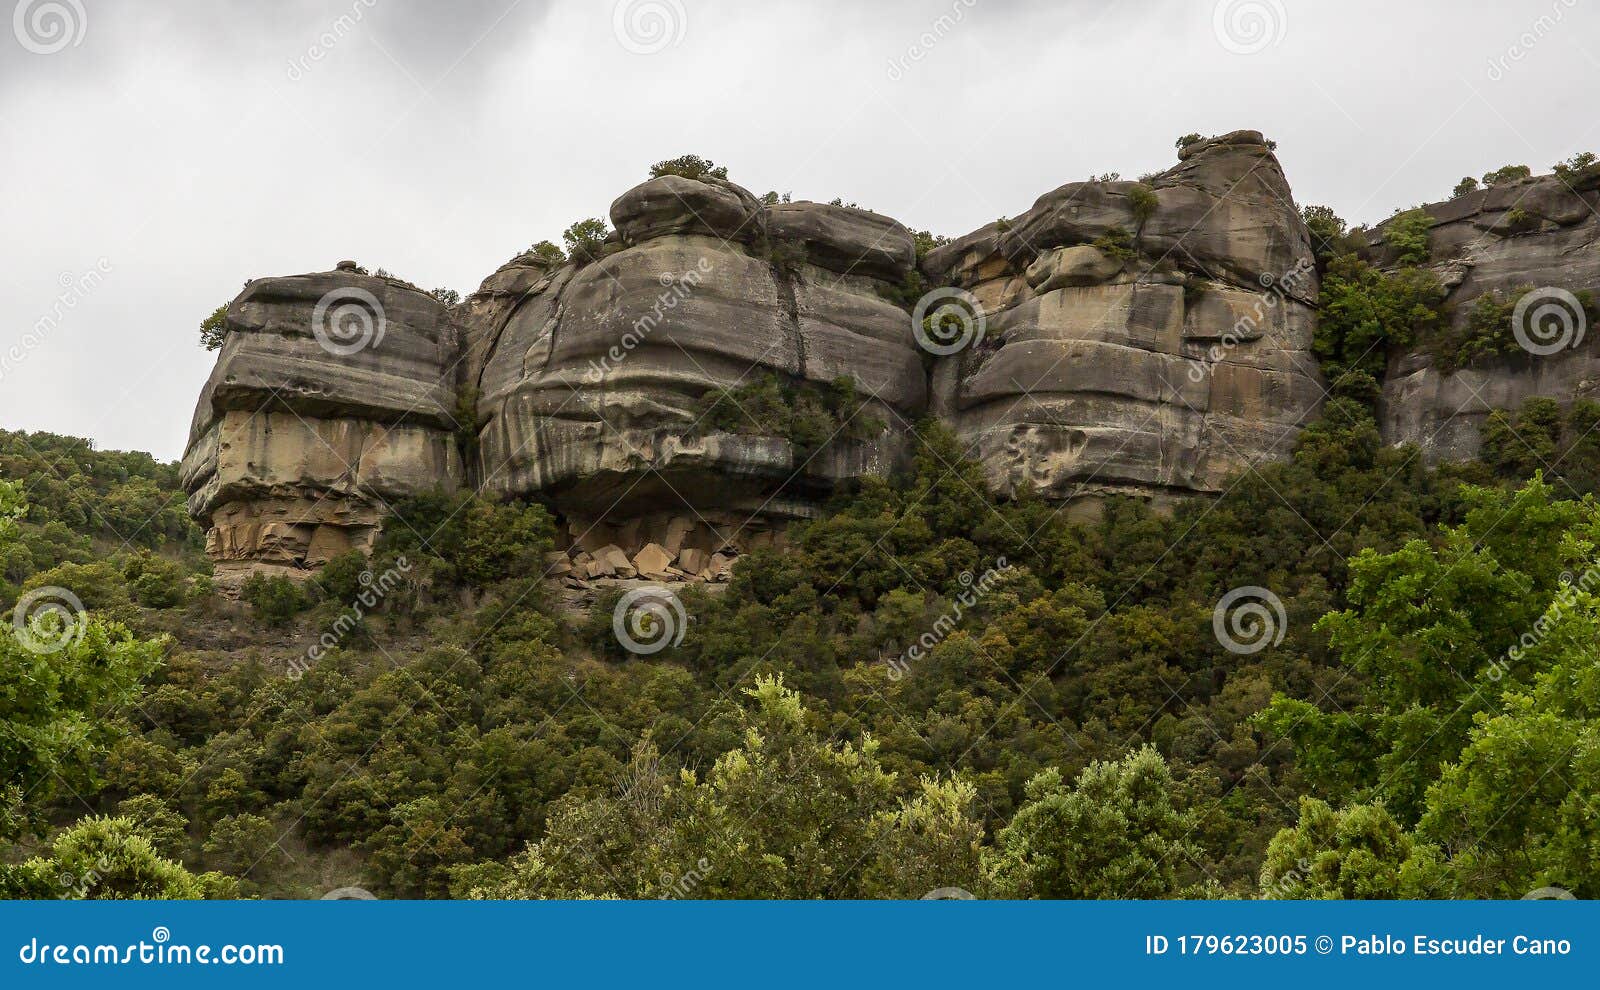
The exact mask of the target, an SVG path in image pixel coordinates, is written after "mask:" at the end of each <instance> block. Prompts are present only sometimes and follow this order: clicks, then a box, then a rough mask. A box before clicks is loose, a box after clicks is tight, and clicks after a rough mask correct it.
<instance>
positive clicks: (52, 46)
mask: <svg viewBox="0 0 1600 990" xmlns="http://www.w3.org/2000/svg"><path fill="white" fill-rule="evenodd" d="M88 32H89V15H88V13H87V12H85V11H84V9H83V3H82V0H18V2H17V7H16V10H14V11H13V12H12V14H11V33H12V34H14V35H16V36H17V41H18V42H19V43H21V45H22V47H23V48H26V49H27V50H28V51H30V52H33V53H34V54H35V55H54V54H55V53H56V52H59V51H64V50H65V49H66V48H68V47H69V46H70V47H72V48H76V47H78V46H79V45H81V44H83V38H84V35H86V34H88Z"/></svg>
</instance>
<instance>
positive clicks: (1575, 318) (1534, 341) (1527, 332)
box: [1511, 286, 1589, 357]
mask: <svg viewBox="0 0 1600 990" xmlns="http://www.w3.org/2000/svg"><path fill="white" fill-rule="evenodd" d="M1588 329H1589V315H1588V314H1587V313H1585V312H1584V309H1583V303H1582V302H1581V301H1580V300H1579V299H1578V297H1577V296H1575V295H1573V294H1572V293H1570V292H1568V291H1567V290H1566V289H1556V288H1551V287H1548V286H1547V287H1545V288H1543V289H1535V290H1533V291H1532V292H1530V293H1528V294H1527V295H1525V296H1523V297H1522V298H1521V299H1519V300H1517V307H1516V309H1515V310H1514V311H1513V312H1512V314H1511V333H1512V334H1513V335H1514V336H1515V337H1516V338H1517V343H1518V344H1519V345H1520V346H1521V347H1522V349H1523V350H1525V351H1527V352H1528V353H1529V354H1533V355H1536V356H1538V357H1548V356H1549V355H1551V354H1556V353H1558V352H1560V351H1564V350H1566V349H1568V348H1570V347H1577V346H1578V345H1579V344H1581V343H1583V335H1584V334H1585V333H1587V332H1588Z"/></svg>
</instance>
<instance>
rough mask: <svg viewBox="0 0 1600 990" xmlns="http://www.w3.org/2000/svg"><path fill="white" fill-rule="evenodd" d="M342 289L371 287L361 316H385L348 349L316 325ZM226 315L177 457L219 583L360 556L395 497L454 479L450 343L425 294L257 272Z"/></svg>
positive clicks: (380, 282) (365, 280)
mask: <svg viewBox="0 0 1600 990" xmlns="http://www.w3.org/2000/svg"><path fill="white" fill-rule="evenodd" d="M351 290H359V291H361V292H364V293H365V294H366V295H365V296H363V297H362V302H361V303H360V305H361V306H362V307H364V308H363V313H364V314H365V315H366V316H369V317H374V318H376V317H378V316H379V315H380V313H381V327H382V333H381V334H379V333H377V328H378V327H379V326H380V323H379V322H377V321H376V320H374V322H372V323H370V324H369V325H368V326H369V328H370V329H371V330H372V331H373V333H372V339H371V340H370V341H368V342H367V343H366V345H364V346H361V347H359V348H357V349H354V350H350V351H349V352H348V353H345V352H344V351H345V350H346V349H347V348H346V342H342V341H340V340H337V339H334V338H331V337H330V338H329V339H330V340H332V341H333V348H332V350H330V349H329V348H328V347H326V346H324V343H323V342H321V341H319V338H318V337H317V334H316V333H315V327H316V324H317V313H318V306H319V303H320V302H321V301H322V300H323V299H324V298H328V297H329V294H330V293H341V294H342V295H337V296H335V297H334V303H333V304H338V303H339V302H340V301H342V300H345V299H346V298H347V296H348V293H349V292H350V291H351ZM331 305H332V304H331ZM326 312H332V310H331V309H329V310H326ZM334 318H335V317H332V316H327V315H325V316H324V320H328V319H334ZM228 325H229V334H228V338H227V342H226V343H225V345H224V346H223V348H222V352H221V354H220V355H219V357H218V361H217V366H216V369H215V370H214V371H213V372H212V375H211V379H210V381H208V382H207V384H206V389H205V391H204V392H203V393H202V395H201V400H200V404H199V407H198V408H197V409H196V410H195V419H194V425H193V428H192V431H191V434H190V439H189V448H188V451H187V452H186V454H185V456H184V461H183V466H182V478H183V482H184V485H185V487H186V489H187V490H188V491H189V510H190V513H191V514H192V515H193V516H194V517H195V518H196V519H197V520H200V521H201V522H202V524H204V525H205V526H206V527H207V548H208V551H209V552H210V554H211V556H212V557H213V558H215V559H216V560H217V561H218V563H219V566H218V571H217V574H218V579H219V581H220V582H221V583H222V584H224V586H227V585H229V584H236V583H238V582H240V581H242V580H243V579H244V578H245V577H246V576H248V574H250V573H252V572H253V571H255V570H258V569H266V570H270V571H275V572H282V573H290V574H303V573H306V572H308V571H309V570H311V569H314V568H316V567H319V566H321V565H322V564H324V563H326V562H327V561H328V560H329V559H330V558H332V557H334V556H337V555H338V554H340V553H343V552H346V551H348V550H351V549H361V550H365V549H367V548H369V547H370V545H371V543H372V540H373V539H374V538H375V536H376V534H377V531H378V527H379V526H380V524H381V522H382V520H383V519H384V518H385V517H386V516H388V514H389V509H388V507H389V504H390V503H391V502H392V501H394V500H395V499H398V498H404V497H406V496H408V495H413V494H417V493H420V492H424V491H429V490H432V489H436V488H438V489H444V490H452V489H455V488H457V487H459V486H460V485H462V484H463V483H464V480H465V479H464V475H463V471H462V465H461V458H460V455H459V453H458V452H457V450H456V444H455V439H454V436H453V433H452V430H451V428H450V416H451V412H452V407H453V405H454V401H455V400H454V396H455V388H454V385H453V384H452V383H451V382H450V381H449V380H448V376H449V372H450V367H451V364H452V361H453V355H454V353H455V342H454V339H453V337H452V336H451V334H450V329H449V325H448V323H447V321H446V319H445V311H444V307H442V306H441V305H439V303H438V302H436V301H435V300H433V299H432V298H431V297H430V296H428V295H427V294H426V293H423V292H420V291H418V290H416V289H415V288H413V287H408V286H405V285H404V284H402V283H398V282H395V281H393V280H390V279H382V278H375V277H371V276H364V275H360V274H357V273H347V272H342V271H340V272H327V273H319V274H314V275H304V276H294V277H290V278H281V279H260V280H257V281H255V282H252V283H251V284H250V285H249V286H247V287H246V289H245V291H244V292H243V293H241V294H240V296H239V298H238V299H236V300H235V301H234V302H233V303H232V304H231V305H230V306H229V310H228ZM328 325H329V324H327V323H326V322H324V324H323V326H324V328H325V329H326V327H327V326H328ZM357 340H359V337H357V338H352V340H351V341H350V343H354V342H355V341H357ZM423 535H426V534H423Z"/></svg>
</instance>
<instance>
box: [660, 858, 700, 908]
mask: <svg viewBox="0 0 1600 990" xmlns="http://www.w3.org/2000/svg"><path fill="white" fill-rule="evenodd" d="M710 872H711V861H710V860H708V859H706V858H705V857H704V856H701V857H700V859H699V861H698V862H696V863H695V864H694V868H693V869H690V870H685V871H684V872H683V875H682V876H676V877H675V876H673V875H672V874H670V873H663V874H661V893H659V894H657V895H656V900H659V901H670V900H675V899H677V898H681V897H693V896H694V892H695V890H696V889H698V888H699V886H700V885H701V884H702V883H704V882H705V879H706V876H707V875H708V874H709V873H710Z"/></svg>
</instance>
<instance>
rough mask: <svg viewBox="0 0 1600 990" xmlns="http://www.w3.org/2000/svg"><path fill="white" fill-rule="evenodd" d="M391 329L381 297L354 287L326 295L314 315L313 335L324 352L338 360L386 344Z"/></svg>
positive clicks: (340, 289) (345, 287) (320, 300)
mask: <svg viewBox="0 0 1600 990" xmlns="http://www.w3.org/2000/svg"><path fill="white" fill-rule="evenodd" d="M387 327H388V320H387V318H386V317H385V316H384V313H383V304H382V303H380V302H378V297H377V296H375V295H373V294H372V293H370V292H368V291H367V290H366V289H358V288H356V287H354V286H348V285H347V286H341V287H339V288H337V289H333V290H331V291H329V292H327V293H325V294H324V295H323V297H322V298H321V299H318V300H317V305H316V308H315V309H314V310H313V311H312V313H311V333H312V334H313V335H314V336H315V337H316V338H317V343H318V344H320V345H322V349H323V350H325V351H327V352H328V353H329V354H332V355H334V356H335V357H348V356H349V355H351V354H356V353H359V352H361V351H364V350H366V349H367V348H369V347H377V346H378V345H379V344H381V343H383V334H384V330H385V329H386V328H387Z"/></svg>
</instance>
